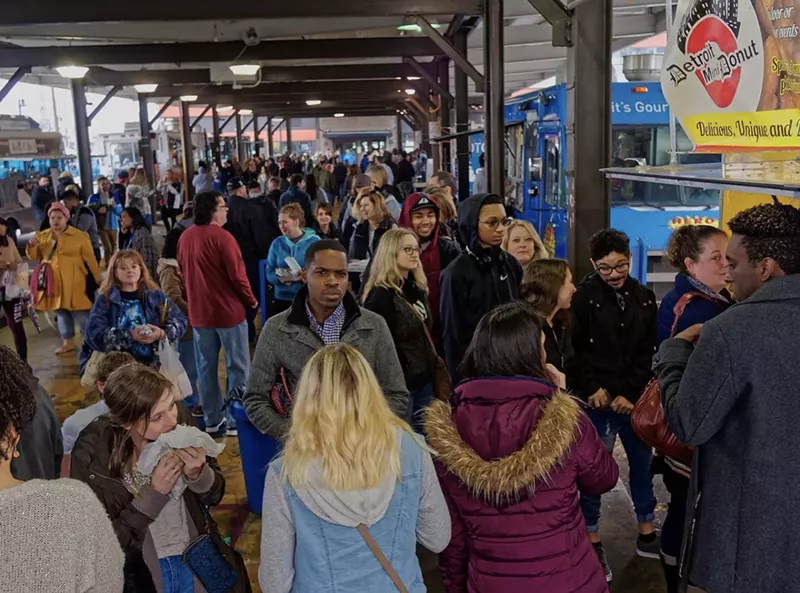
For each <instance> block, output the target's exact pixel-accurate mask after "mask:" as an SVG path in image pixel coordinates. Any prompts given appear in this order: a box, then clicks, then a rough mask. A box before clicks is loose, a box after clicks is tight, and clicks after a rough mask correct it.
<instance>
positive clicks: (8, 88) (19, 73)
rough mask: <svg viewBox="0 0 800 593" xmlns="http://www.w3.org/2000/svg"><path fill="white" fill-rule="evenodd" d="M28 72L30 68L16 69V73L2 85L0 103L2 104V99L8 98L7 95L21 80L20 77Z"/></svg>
mask: <svg viewBox="0 0 800 593" xmlns="http://www.w3.org/2000/svg"><path fill="white" fill-rule="evenodd" d="M30 71H31V69H30V68H25V67H22V68H17V70H16V72H14V74H12V75H11V77H10V78H9V79H8V81H7V82H6V83H5V84H4V85H3V88H2V89H0V103H2V102H3V99H5V98H6V97H7V96H8V93H10V92H11V89H13V88H14V87H15V86H16V85H17V83H18V82H19V81H20V80H22V77H23V76H25V75H26V74H28V73H29V72H30Z"/></svg>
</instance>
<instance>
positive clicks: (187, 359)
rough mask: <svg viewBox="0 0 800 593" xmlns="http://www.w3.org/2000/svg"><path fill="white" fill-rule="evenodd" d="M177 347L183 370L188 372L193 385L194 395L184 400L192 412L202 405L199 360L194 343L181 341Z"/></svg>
mask: <svg viewBox="0 0 800 593" xmlns="http://www.w3.org/2000/svg"><path fill="white" fill-rule="evenodd" d="M177 346H178V347H177V351H178V354H180V356H181V364H182V365H183V369H184V370H185V371H186V374H187V375H188V376H189V381H191V383H192V395H190V396H189V397H187V398H186V399H184V400H183V405H185V406H186V407H187V408H189V409H190V410H191V409H192V408H195V407H197V405H198V404H199V403H200V397H199V395H198V393H197V359H196V358H195V354H194V341H193V340H186V341H183V340H181V341H179V342H178V344H177Z"/></svg>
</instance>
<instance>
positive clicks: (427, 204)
mask: <svg viewBox="0 0 800 593" xmlns="http://www.w3.org/2000/svg"><path fill="white" fill-rule="evenodd" d="M415 196H419V201H418V202H417V203H416V204H414V205H413V206H412V207H411V210H410V211H409V212H416V211H417V210H422V209H423V208H433V209H434V210H435V211H436V212H438V211H439V205H438V204H437V203H436V202H435V201H434V200H433V199H431V198H430V197H429V196H428V194H422V193H413V194H411V195H410V196H408V199H409V200H411V199H413V198H414V197H415Z"/></svg>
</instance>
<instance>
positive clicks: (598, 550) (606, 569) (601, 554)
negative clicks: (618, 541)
mask: <svg viewBox="0 0 800 593" xmlns="http://www.w3.org/2000/svg"><path fill="white" fill-rule="evenodd" d="M592 547H593V548H594V551H595V554H597V559H598V560H599V561H600V566H602V567H603V575H604V576H605V577H606V583H610V582H611V579H613V578H614V575H613V574H612V573H611V567H610V566H609V565H608V559H607V558H606V551H605V548H603V543H602V542H597V543H596V544H592Z"/></svg>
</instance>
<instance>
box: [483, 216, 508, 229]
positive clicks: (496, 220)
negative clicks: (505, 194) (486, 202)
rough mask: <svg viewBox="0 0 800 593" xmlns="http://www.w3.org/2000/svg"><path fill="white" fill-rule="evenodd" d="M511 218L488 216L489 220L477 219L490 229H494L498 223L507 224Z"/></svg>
mask: <svg viewBox="0 0 800 593" xmlns="http://www.w3.org/2000/svg"><path fill="white" fill-rule="evenodd" d="M513 220H514V219H513V218H490V219H489V220H479V221H478V222H480V223H481V224H485V225H486V226H488V227H489V228H490V229H496V228H497V226H498V225H503V226H504V227H505V226H508V225H510V224H511V221H513Z"/></svg>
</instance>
